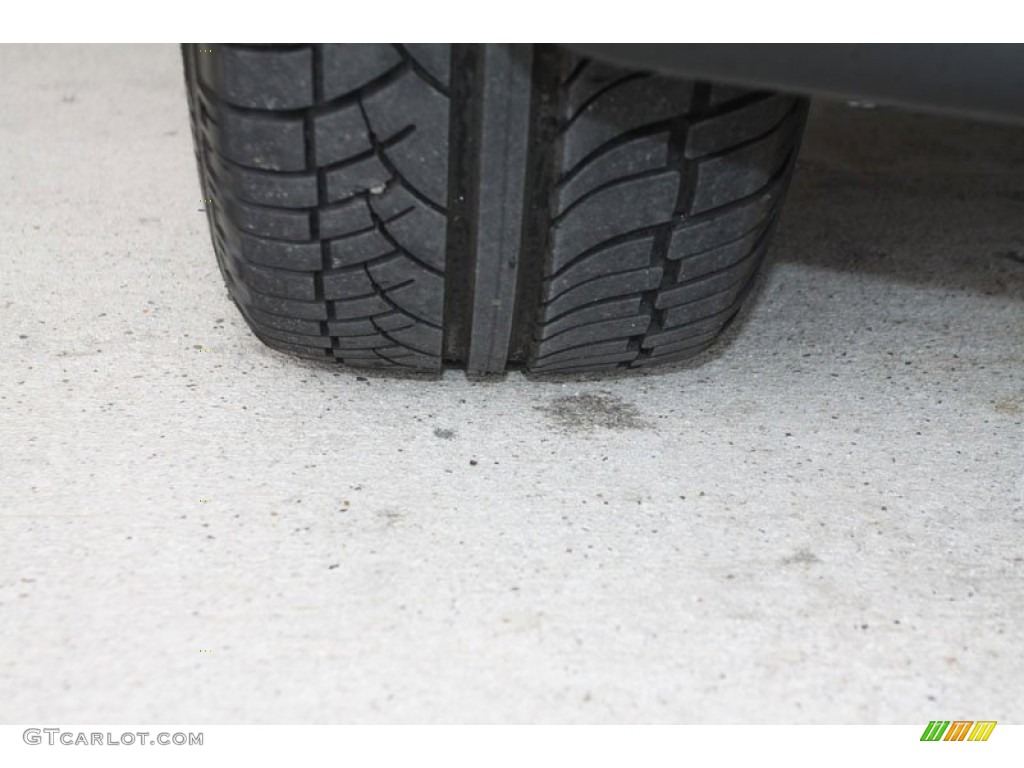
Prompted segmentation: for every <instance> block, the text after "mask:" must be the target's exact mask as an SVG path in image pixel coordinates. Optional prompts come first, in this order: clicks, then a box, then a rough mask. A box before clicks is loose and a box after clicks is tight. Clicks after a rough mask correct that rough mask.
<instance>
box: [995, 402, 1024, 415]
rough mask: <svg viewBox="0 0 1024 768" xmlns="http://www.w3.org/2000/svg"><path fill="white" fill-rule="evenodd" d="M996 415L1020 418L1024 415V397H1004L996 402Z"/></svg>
mask: <svg viewBox="0 0 1024 768" xmlns="http://www.w3.org/2000/svg"><path fill="white" fill-rule="evenodd" d="M992 407H993V408H995V410H996V413H1004V414H1006V415H1007V416H1020V415H1021V413H1024V397H1002V398H1000V399H999V400H996V401H995V403H994V404H993V406H992Z"/></svg>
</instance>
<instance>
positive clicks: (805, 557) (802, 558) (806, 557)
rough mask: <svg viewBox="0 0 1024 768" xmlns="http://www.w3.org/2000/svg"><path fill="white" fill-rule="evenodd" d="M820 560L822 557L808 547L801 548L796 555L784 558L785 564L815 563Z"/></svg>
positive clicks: (783, 562)
mask: <svg viewBox="0 0 1024 768" xmlns="http://www.w3.org/2000/svg"><path fill="white" fill-rule="evenodd" d="M820 562H821V558H820V557H818V556H817V555H816V554H814V553H813V552H811V551H810V550H808V549H801V550H800V551H799V552H797V553H796V554H795V555H791V556H790V557H784V558H782V564H783V565H813V564H814V563H820Z"/></svg>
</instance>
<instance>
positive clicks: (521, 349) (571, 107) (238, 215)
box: [183, 44, 807, 374]
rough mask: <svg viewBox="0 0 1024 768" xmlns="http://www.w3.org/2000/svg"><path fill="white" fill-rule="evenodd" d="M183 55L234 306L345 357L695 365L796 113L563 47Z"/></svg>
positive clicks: (260, 331)
mask: <svg viewBox="0 0 1024 768" xmlns="http://www.w3.org/2000/svg"><path fill="white" fill-rule="evenodd" d="M183 57H184V61H185V72H186V81H187V87H188V93H189V102H190V107H191V114H192V124H193V131H194V136H195V144H196V153H197V156H198V161H199V167H200V175H201V178H202V188H203V197H204V199H205V200H208V201H212V202H208V203H207V204H206V208H207V211H208V216H209V222H210V228H211V232H212V235H213V243H214V249H215V251H216V254H217V258H218V261H219V263H220V266H221V271H222V274H223V276H224V279H225V281H226V283H227V285H228V290H229V293H230V295H231V296H232V298H233V299H234V301H235V302H236V303H237V305H238V307H239V309H240V310H241V312H242V314H243V315H244V317H245V319H246V320H247V321H248V323H249V325H250V327H251V328H252V330H253V332H254V333H255V334H256V335H257V336H258V337H259V338H260V339H262V340H263V341H264V342H265V343H266V344H268V345H269V346H271V347H274V348H276V349H278V350H282V351H285V352H290V353H294V354H297V355H301V356H303V357H310V358H317V359H325V360H337V361H341V362H344V363H347V364H350V365H355V366H374V367H386V368H404V369H415V370H419V371H439V370H440V369H441V368H442V366H443V364H445V363H449V364H452V365H457V366H462V367H465V369H466V370H467V371H469V372H472V373H481V374H483V373H498V372H501V371H503V370H505V369H506V367H507V366H509V365H513V366H519V367H524V368H525V369H527V370H529V371H532V372H536V373H547V372H556V371H557V372H575V371H593V370H606V369H615V368H632V367H637V366H645V365H649V364H653V363H661V362H669V361H676V360H681V359H685V358H688V357H691V356H693V355H695V354H697V353H698V352H700V351H702V350H703V349H705V348H706V347H708V346H709V345H710V344H711V343H712V342H713V341H714V339H715V338H716V336H718V335H719V333H720V332H721V331H722V329H723V328H724V327H725V326H726V325H727V324H728V323H729V322H730V320H731V319H732V318H733V317H734V316H735V315H736V313H737V311H738V310H739V308H740V304H741V302H742V301H743V299H744V297H745V296H746V294H747V293H748V292H749V290H750V287H751V285H752V282H753V279H754V276H755V273H756V271H757V269H758V267H759V265H760V264H761V262H762V261H763V259H764V254H765V250H766V247H767V243H768V238H769V236H770V232H771V229H772V224H773V222H774V221H775V219H776V216H777V213H778V211H779V208H780V204H781V202H782V199H783V196H784V193H785V189H786V186H787V182H788V180H789V177H790V175H791V174H792V170H793V165H794V162H795V158H796V153H797V149H798V146H799V142H800V136H801V133H802V131H803V125H804V121H805V117H806V108H807V104H806V100H804V99H801V98H797V97H793V96H789V95H781V94H774V93H766V92H760V91H751V90H746V89H742V88H737V87H733V86H724V85H719V84H713V83H704V82H688V81H681V80H678V79H674V78H670V77H664V76H660V75H656V74H652V73H648V72H636V71H630V70H624V69H622V68H620V67H618V66H613V65H610V64H605V63H602V62H598V61H592V60H587V59H584V58H580V57H578V56H577V55H575V54H573V53H572V52H571V51H569V50H567V49H564V48H560V47H557V46H544V45H538V46H517V45H451V46H448V45H288V46H257V45H215V44H204V45H186V46H184V47H183Z"/></svg>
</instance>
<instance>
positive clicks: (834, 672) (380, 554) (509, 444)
mask: <svg viewBox="0 0 1024 768" xmlns="http://www.w3.org/2000/svg"><path fill="white" fill-rule="evenodd" d="M0 71H3V72H4V73H5V75H4V77H3V78H0V103H2V104H3V105H4V108H3V109H2V110H0V174H2V180H3V184H2V185H0V232H2V233H3V240H2V246H0V249H2V253H3V257H2V259H0V328H2V330H3V333H2V334H0V355H2V361H3V362H2V364H0V404H2V406H0V478H2V482H0V520H2V522H0V526H2V529H0V721H3V722H27V721H32V722H36V721H44V722H49V723H57V722H65V723H67V722H80V723H94V722H105V721H120V722H147V721H161V722H191V723H203V722H211V723H212V722H217V723H234V722H253V723H257V722H289V723H303V722H308V723H326V722H348V721H359V722H381V721H398V722H408V721H428V722H434V721H456V722H462V721H469V722H477V721H489V722H528V721H529V722H537V721H540V722H694V723H715V722H732V723H742V722H758V723H762V722H764V723H775V722H800V723H821V722H843V723H920V724H923V723H926V722H927V721H928V720H930V719H935V718H948V719H955V718H958V717H967V718H975V719H993V720H999V721H1001V722H1007V721H1009V722H1022V721H1024V697H1022V696H1021V693H1020V691H1021V686H1022V684H1024V658H1022V656H1021V654H1020V648H1021V643H1022V638H1021V635H1022V631H1024V588H1022V577H1024V504H1022V496H1024V474H1022V472H1024V365H1022V362H1024V129H1020V128H1010V127H1001V126H992V125H981V124H970V123H966V122H957V121H951V120H944V119H935V118H927V117H922V116H917V115H911V114H903V113H899V112H896V111H885V110H871V111H868V110H851V109H848V108H846V107H843V106H825V107H819V108H817V109H816V110H815V112H814V113H813V116H812V119H811V122H810V125H809V129H808V135H807V141H806V144H805V150H804V154H803V156H802V157H803V160H802V162H801V165H800V168H799V171H798V175H797V178H796V180H795V183H794V186H793V189H792V194H791V197H790V200H789V205H788V208H787V210H786V214H785V217H784V220H783V222H782V225H781V227H780V229H779V232H778V237H777V240H776V247H775V249H774V264H773V265H772V267H771V269H770V271H769V273H768V275H767V279H766V280H765V282H764V283H763V289H762V290H761V295H760V297H759V300H758V302H757V304H756V306H755V307H754V308H753V310H752V311H751V312H750V313H749V315H748V317H747V320H746V322H744V323H742V324H741V325H740V327H739V328H738V329H737V331H736V332H735V333H733V334H732V336H731V338H730V340H729V341H728V342H727V343H726V344H724V345H723V346H721V347H720V348H719V349H718V350H717V351H716V353H715V354H712V355H709V357H708V358H707V359H706V361H705V364H704V365H703V366H699V367H689V368H677V369H675V370H671V371H668V372H665V373H657V374H655V373H652V374H650V375H642V376H635V377H619V378H612V379H592V380H582V381H581V380H576V381H571V380H563V381H551V382H531V381H528V380H527V379H525V378H523V377H522V376H521V375H519V374H513V375H510V376H508V377H507V378H506V379H505V380H503V381H499V382H490V383H479V382H471V381H467V380H466V378H465V377H464V376H463V375H462V374H460V373H457V372H453V373H448V374H446V375H445V377H444V379H443V380H442V381H434V382H421V381H412V380H392V379H389V378H381V377H377V376H370V375H365V374H362V373H359V372H352V371H346V370H341V369H332V368H322V367H317V366H315V365H312V364H309V363H303V362H298V361H295V360H292V359H290V358H287V357H284V356H282V355H279V354H277V353H275V352H272V351H270V350H268V349H266V348H264V347H263V346H261V345H260V344H259V343H258V342H257V341H256V340H255V339H254V338H253V336H252V335H251V334H250V333H249V331H248V330H247V329H246V327H245V326H244V324H243V322H242V320H241V318H240V317H239V315H238V312H237V311H236V310H235V309H234V307H233V306H232V305H231V304H230V303H229V301H228V299H227V297H226V294H225V290H224V288H223V285H222V283H221V280H220V277H219V275H218V272H217V267H216V264H215V261H214V257H213V253H212V251H211V246H210V243H209V239H208V236H207V232H206V220H205V217H204V216H203V214H201V213H199V212H198V210H197V209H198V208H201V207H202V206H201V205H199V203H198V200H199V196H200V195H199V188H198V184H197V180H196V174H195V167H194V162H193V155H192V148H191V138H190V134H189V128H188V124H187V114H186V107H185V96H184V92H183V88H182V78H181V72H180V64H179V60H178V53H177V50H176V49H174V48H172V47H160V48H131V47H49V48H23V47H10V46H4V47H0Z"/></svg>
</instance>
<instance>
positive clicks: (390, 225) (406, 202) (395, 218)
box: [370, 183, 448, 271]
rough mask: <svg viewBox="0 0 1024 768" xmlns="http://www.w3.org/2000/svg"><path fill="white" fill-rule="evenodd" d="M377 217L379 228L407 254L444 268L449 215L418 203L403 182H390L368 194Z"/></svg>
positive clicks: (430, 264)
mask: <svg viewBox="0 0 1024 768" xmlns="http://www.w3.org/2000/svg"><path fill="white" fill-rule="evenodd" d="M370 206H371V207H372V208H373V211H374V213H376V214H377V216H378V217H379V218H380V222H379V225H378V227H379V230H380V232H381V234H382V235H383V236H384V237H385V238H387V239H388V240H391V241H393V242H394V243H395V244H396V245H397V246H398V247H399V248H401V249H402V250H403V251H404V252H405V253H407V254H408V255H409V256H411V257H413V258H414V259H416V260H417V261H419V262H422V263H423V264H426V265H428V266H430V267H432V268H433V269H436V270H439V271H440V270H443V269H444V264H445V244H446V242H447V234H448V217H447V216H445V215H444V214H443V213H440V212H439V211H436V210H434V209H433V208H430V207H428V206H426V205H424V204H422V203H420V202H419V201H418V200H417V199H416V198H415V197H414V196H413V195H412V194H411V193H410V192H408V191H407V190H406V189H405V187H404V185H402V184H398V183H396V184H391V185H389V186H388V188H387V190H386V191H385V192H384V194H382V195H370Z"/></svg>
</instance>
